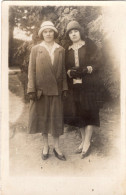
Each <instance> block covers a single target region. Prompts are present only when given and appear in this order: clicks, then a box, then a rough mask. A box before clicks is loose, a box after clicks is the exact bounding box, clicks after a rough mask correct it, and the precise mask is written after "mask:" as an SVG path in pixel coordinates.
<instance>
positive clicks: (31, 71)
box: [27, 47, 36, 93]
mask: <svg viewBox="0 0 126 195" xmlns="http://www.w3.org/2000/svg"><path fill="white" fill-rule="evenodd" d="M35 53H36V52H35V48H34V47H33V48H32V49H31V53H30V58H29V67H28V88H27V93H30V92H36V54H35Z"/></svg>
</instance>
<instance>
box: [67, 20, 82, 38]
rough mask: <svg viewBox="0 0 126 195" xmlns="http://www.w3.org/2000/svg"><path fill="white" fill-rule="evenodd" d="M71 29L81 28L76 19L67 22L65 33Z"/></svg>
mask: <svg viewBox="0 0 126 195" xmlns="http://www.w3.org/2000/svg"><path fill="white" fill-rule="evenodd" d="M72 29H77V30H79V31H80V30H81V29H82V28H81V26H80V24H79V23H78V22H77V21H75V20H74V21H71V22H69V23H68V24H67V29H66V34H67V35H68V33H69V32H70V30H72Z"/></svg>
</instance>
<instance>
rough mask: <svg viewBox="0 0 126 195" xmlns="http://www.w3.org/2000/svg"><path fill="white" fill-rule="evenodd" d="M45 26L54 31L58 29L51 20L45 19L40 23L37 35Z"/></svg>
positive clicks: (39, 34)
mask: <svg viewBox="0 0 126 195" xmlns="http://www.w3.org/2000/svg"><path fill="white" fill-rule="evenodd" d="M47 28H50V29H52V30H54V31H55V32H56V33H58V30H57V29H56V28H55V26H54V24H53V23H52V22H51V21H45V22H43V23H42V24H41V28H40V30H39V32H38V36H39V37H41V34H42V32H43V30H45V29H47Z"/></svg>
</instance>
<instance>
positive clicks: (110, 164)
mask: <svg viewBox="0 0 126 195" xmlns="http://www.w3.org/2000/svg"><path fill="white" fill-rule="evenodd" d="M10 81H11V83H12V82H13V81H16V82H17V83H18V82H19V81H18V77H17V76H16V75H10ZM10 88H11V91H10V92H9V101H10V174H11V175H19V176H21V175H25V176H30V175H32V176H43V175H44V176H53V175H56V176H61V175H64V176H89V177H90V176H92V177H95V176H114V175H117V170H119V167H118V166H119V160H120V153H119V151H120V150H119V147H120V127H119V108H118V107H114V108H112V109H111V110H108V109H107V108H104V109H102V110H101V112H100V118H101V127H100V128H99V129H95V132H94V134H93V142H92V150H91V155H90V156H88V157H86V158H85V159H83V160H81V159H80V155H77V154H74V151H75V149H76V148H77V146H78V145H79V143H80V137H79V134H78V133H77V131H76V130H75V131H72V132H68V131H65V133H64V135H63V136H61V138H60V147H61V148H62V151H63V152H64V154H65V155H66V158H67V161H66V162H62V161H60V160H58V159H56V158H55V157H54V154H53V151H52V148H53V143H52V138H51V136H50V137H49V143H50V157H49V159H48V160H46V161H43V160H42V159H41V151H42V147H43V140H42V136H41V134H32V135H31V134H28V132H27V121H28V106H29V105H28V104H25V103H24V102H23V98H22V96H20V97H19V96H17V94H16V93H15V92H14V91H13V92H12V86H11V87H10ZM17 89H18V90H19V91H20V93H21V94H23V88H22V85H21V83H20V82H19V83H18V84H17Z"/></svg>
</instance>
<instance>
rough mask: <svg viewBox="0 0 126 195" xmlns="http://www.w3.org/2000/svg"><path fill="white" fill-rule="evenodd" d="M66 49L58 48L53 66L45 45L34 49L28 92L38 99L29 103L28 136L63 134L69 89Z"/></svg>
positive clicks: (30, 63)
mask: <svg viewBox="0 0 126 195" xmlns="http://www.w3.org/2000/svg"><path fill="white" fill-rule="evenodd" d="M67 89H68V86H67V76H66V70H65V50H64V49H63V48H62V47H61V46H58V47H57V48H55V51H54V60H53V64H52V61H51V58H50V56H49V53H48V51H47V50H46V48H45V47H44V46H42V45H36V46H34V47H33V48H32V50H31V54H30V60H29V68H28V89H27V92H28V93H30V92H36V94H37V100H36V101H30V109H29V111H30V112H29V122H28V129H29V133H39V132H41V133H51V134H52V135H53V136H59V135H62V134H63V109H62V97H61V95H62V92H63V91H64V90H67Z"/></svg>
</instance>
